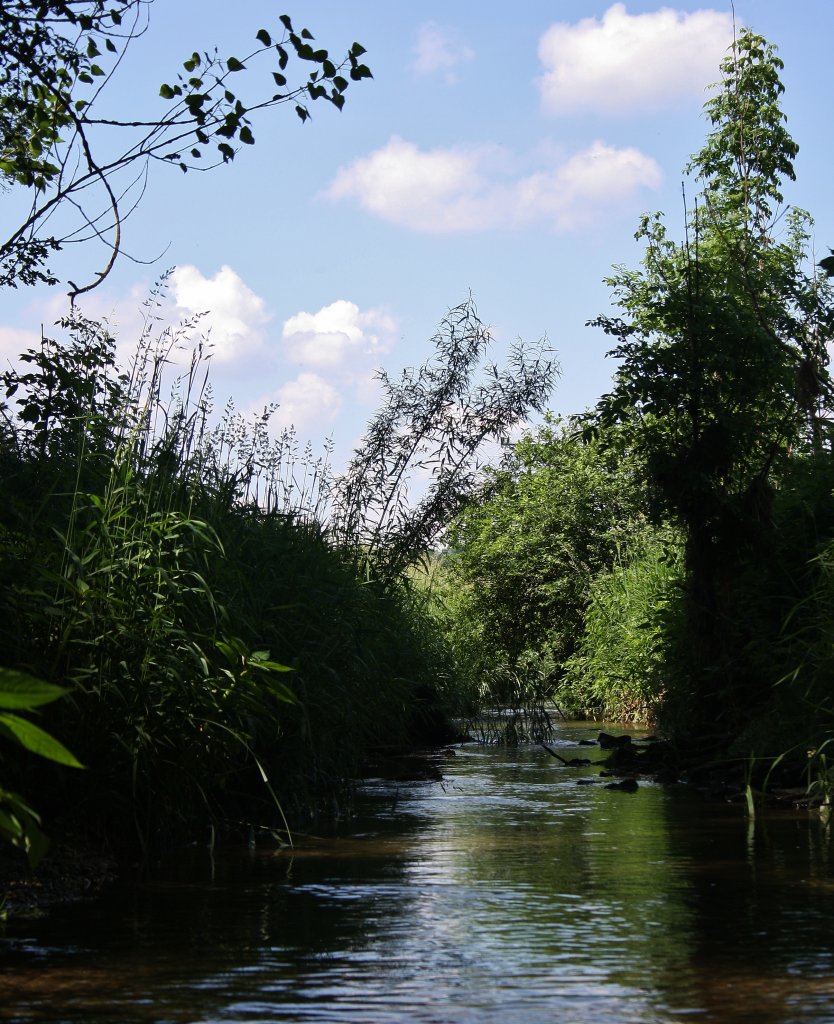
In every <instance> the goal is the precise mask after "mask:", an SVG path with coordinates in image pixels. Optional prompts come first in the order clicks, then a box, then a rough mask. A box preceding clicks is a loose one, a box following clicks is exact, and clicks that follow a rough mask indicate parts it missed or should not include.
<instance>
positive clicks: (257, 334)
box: [171, 265, 270, 363]
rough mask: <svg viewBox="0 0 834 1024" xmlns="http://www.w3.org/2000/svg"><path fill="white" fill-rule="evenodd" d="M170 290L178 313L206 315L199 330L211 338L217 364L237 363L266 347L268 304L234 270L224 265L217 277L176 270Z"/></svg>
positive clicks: (185, 268) (190, 268)
mask: <svg viewBox="0 0 834 1024" xmlns="http://www.w3.org/2000/svg"><path fill="white" fill-rule="evenodd" d="M171 290H172V292H173V298H174V303H175V305H176V308H177V310H178V311H179V312H181V313H182V314H184V315H186V316H193V315H195V314H203V313H204V314H205V316H203V317H202V318H201V320H200V324H199V327H200V331H201V332H202V333H205V334H208V335H209V339H210V342H211V345H212V352H213V359H214V360H215V362H219V363H231V362H234V361H236V360H238V359H242V358H244V357H246V356H249V355H252V353H253V352H256V351H257V350H258V349H260V348H261V346H262V345H263V341H264V332H263V327H264V325H265V324H266V323H267V322H268V321H269V319H270V317H269V313H268V312H267V309H266V304H265V302H264V300H263V299H262V298H260V296H258V295H256V294H255V293H254V292H253V291H252V289H251V288H249V287H248V285H246V284H245V282H244V281H243V280H242V278H241V277H239V276H238V274H236V273H235V271H234V270H232V268H231V267H229V266H226V265H224V266H222V267H221V268H220V270H218V272H217V273H216V274H215V275H214V277H205V276H204V275H203V274H202V273H201V272H200V271H199V270H198V269H197V267H194V266H190V265H185V266H182V267H177V269H176V270H175V271H174V272H173V274H172V275H171Z"/></svg>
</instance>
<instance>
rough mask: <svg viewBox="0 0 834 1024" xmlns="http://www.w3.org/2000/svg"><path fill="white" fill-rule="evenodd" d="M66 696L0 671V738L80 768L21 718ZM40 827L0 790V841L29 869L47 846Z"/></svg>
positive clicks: (18, 800) (25, 807) (23, 805)
mask: <svg viewBox="0 0 834 1024" xmlns="http://www.w3.org/2000/svg"><path fill="white" fill-rule="evenodd" d="M66 693H67V691H66V689H64V688H63V687H60V686H54V685H52V684H51V683H45V682H44V681H43V680H41V679H35V678H34V677H32V676H30V675H27V674H26V673H24V672H17V671H15V670H13V669H8V668H3V669H0V709H1V710H0V737H2V738H3V739H4V740H5V741H6V742H7V743H11V744H13V745H15V746H17V747H19V748H23V749H24V750H27V751H29V752H30V753H32V754H35V755H37V756H38V757H42V758H46V759H48V760H50V761H54V762H56V763H57V764H61V765H66V766H67V767H70V768H83V765H82V764H81V763H80V762H79V761H78V759H77V758H76V757H75V755H74V754H72V753H71V752H70V751H69V750H68V749H67V748H66V747H65V746H64V745H63V744H62V743H60V742H59V741H58V740H57V739H55V737H54V736H52V735H51V734H50V733H48V732H46V730H45V729H42V728H41V727H40V726H38V725H36V724H35V723H34V722H32V721H31V720H30V719H29V718H24V717H23V716H22V715H21V714H20V712H22V711H29V712H31V711H34V710H35V709H36V708H39V707H43V705H45V704H51V703H52V702H53V701H56V700H58V698H59V697H63V696H64V695H65V694H66ZM40 826H41V819H40V816H39V815H38V813H37V811H35V810H34V809H33V808H32V807H31V806H30V805H29V803H28V802H27V801H26V800H25V799H24V798H23V797H21V796H20V795H19V794H17V793H14V792H12V791H11V790H8V789H5V788H0V837H2V838H3V839H5V840H6V841H7V842H10V843H11V844H12V845H13V846H17V847H19V848H20V849H21V850H23V852H24V853H25V854H26V856H27V857H28V859H29V863H30V864H31V866H32V867H36V866H37V864H38V863H39V862H40V860H41V859H42V858H43V856H44V854H45V853H46V850H47V847H48V845H49V841H48V839H47V838H46V836H45V835H44V833H43V832H42V831H41V828H40Z"/></svg>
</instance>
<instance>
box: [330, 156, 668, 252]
mask: <svg viewBox="0 0 834 1024" xmlns="http://www.w3.org/2000/svg"><path fill="white" fill-rule="evenodd" d="M510 164H511V161H510V160H509V158H508V155H507V154H506V153H505V152H504V151H502V150H500V149H499V148H498V147H494V146H492V147H485V146H480V147H469V148H466V147H456V148H453V149H435V150H430V151H422V150H420V149H419V148H418V147H417V146H415V145H414V144H413V143H411V142H407V141H405V140H404V139H401V138H399V137H398V136H393V137H392V138H391V139H390V140H389V142H388V143H387V144H386V145H385V146H383V147H382V148H381V149H378V150H376V151H375V152H373V153H371V154H369V155H368V156H366V157H361V158H359V159H358V160H356V161H354V162H353V163H352V164H350V165H349V166H348V167H344V168H342V169H341V170H340V171H339V172H338V173H337V175H336V177H335V178H334V180H333V181H332V182H331V184H330V186H329V187H328V189H327V191H326V193H325V195H326V196H327V197H328V198H330V199H354V200H356V201H357V202H358V203H359V205H360V206H361V207H362V208H363V209H365V210H367V211H368V212H369V213H373V214H375V215H376V216H378V217H381V218H382V219H383V220H387V221H390V222H391V223H394V224H399V225H401V226H403V227H407V228H410V229H412V230H414V231H421V232H426V233H435V234H443V233H453V232H459V231H482V230H487V229H489V228H513V227H523V226H524V225H527V224H531V223H532V224H535V223H539V222H541V221H545V222H549V223H550V226H551V227H552V228H553V229H554V230H558V231H564V230H570V229H571V228H572V227H575V226H577V225H579V224H586V223H589V222H590V221H592V220H593V219H594V216H595V215H596V214H598V213H599V212H601V210H603V209H605V208H608V207H610V206H611V205H612V204H616V205H618V206H621V205H622V203H623V201H624V200H627V199H629V198H630V197H631V196H633V195H634V194H635V193H636V192H637V191H638V190H639V189H641V188H657V187H658V186H659V184H660V181H661V171H660V168H659V167H658V165H657V163H656V162H655V161H654V160H652V159H651V158H650V157H648V156H645V155H644V154H643V153H641V152H640V151H639V150H637V149H634V148H632V147H628V148H617V147H614V146H608V145H606V144H605V143H603V142H599V141H598V142H594V143H593V144H592V145H591V146H589V147H588V148H587V149H584V150H582V151H581V152H578V153H575V154H574V155H573V156H571V157H570V158H568V159H566V160H562V161H561V162H554V163H552V164H551V165H550V166H548V167H546V168H545V169H542V170H539V171H536V172H535V173H533V174H529V175H524V176H522V175H516V176H515V177H513V176H512V175H510V174H508V173H507V168H508V166H510Z"/></svg>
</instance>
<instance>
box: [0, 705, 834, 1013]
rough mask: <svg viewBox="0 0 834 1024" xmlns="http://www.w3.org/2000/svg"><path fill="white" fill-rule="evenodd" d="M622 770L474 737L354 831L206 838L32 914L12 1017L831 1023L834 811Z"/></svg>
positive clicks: (11, 925) (16, 930) (9, 972)
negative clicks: (220, 846) (721, 796)
mask: <svg viewBox="0 0 834 1024" xmlns="http://www.w3.org/2000/svg"><path fill="white" fill-rule="evenodd" d="M589 735H594V733H593V731H591V730H590V728H589V727H588V726H583V725H576V726H570V725H568V726H564V727H563V728H562V730H561V732H560V735H559V737H558V738H557V739H556V740H555V741H554V745H555V746H556V747H557V748H558V749H559V750H560V751H562V752H563V753H564V755H565V756H566V757H572V756H576V755H583V754H584V755H585V756H591V757H592V758H596V759H598V758H599V757H600V752H599V751H598V750H593V749H591V748H587V749H585V748H581V747H579V748H577V747H576V744H577V743H578V741H579V740H580V739H581V738H582V737H583V736H585V737H587V736H589ZM574 748H576V749H574ZM588 750H590V755H589V754H588ZM599 771H600V769H599V766H591V767H589V768H565V767H563V766H562V765H560V763H559V762H558V761H556V760H555V759H553V758H552V757H550V756H549V755H548V754H547V753H546V752H545V751H543V750H541V749H538V748H535V747H529V748H525V747H521V748H519V749H517V750H509V751H508V750H501V749H496V748H490V747H482V746H476V745H465V746H463V747H461V748H459V749H457V750H456V752H455V754H454V756H449V757H448V759H447V760H446V761H445V762H444V764H443V779H442V781H415V782H396V781H389V780H385V781H383V780H369V781H368V782H366V783H364V784H363V785H362V787H361V789H360V792H359V794H358V797H357V808H358V814H357V816H356V817H354V818H353V819H352V820H351V821H350V822H346V823H345V824H344V825H343V826H342V827H341V829H340V830H339V834H338V835H336V836H331V837H319V838H313V837H308V838H306V839H305V838H302V839H300V840H299V841H298V844H297V846H296V849H295V850H294V851H292V852H289V851H287V850H276V849H275V848H274V847H271V846H267V845H263V846H256V847H255V848H254V849H251V848H250V849H243V850H239V849H232V850H223V851H216V852H215V853H214V856H211V855H210V853H209V851H208V850H206V849H202V848H201V849H198V850H192V851H190V852H189V853H188V855H187V856H183V857H182V858H181V859H178V860H177V861H176V863H172V864H169V865H168V866H167V867H166V868H165V870H164V871H163V872H162V873H160V874H159V875H158V876H156V877H152V878H151V879H144V880H141V881H131V880H123V881H122V882H120V883H118V884H116V885H114V886H112V887H111V888H110V889H108V890H107V891H106V892H105V893H104V895H103V896H101V897H100V898H98V899H96V900H93V901H89V902H86V903H80V904H74V905H71V906H66V907H59V908H56V909H53V910H51V911H50V912H49V913H48V914H47V915H46V916H44V917H40V918H33V919H25V918H23V919H15V918H13V919H11V920H10V921H9V922H7V923H6V924H5V926H0V1020H2V1021H18V1022H35V1021H37V1022H47V1021H48V1022H49V1024H63V1022H75V1024H78V1022H83V1024H98V1022H114V1024H115V1022H118V1024H132V1022H137V1024H139V1022H157V1024H162V1022H172V1024H175V1022H177V1024H178V1022H188V1024H210V1022H212V1024H214V1022H217V1024H220V1022H224V1024H225V1022H238V1021H239V1022H247V1024H255V1022H258V1024H267V1022H270V1024H272V1022H296V1021H317V1022H324V1024H342V1022H351V1024H354V1022H355V1024H360V1022H361V1024H393V1022H397V1024H399V1022H415V1024H457V1022H461V1024H468V1022H473V1024H474V1022H493V1021H494V1022H499V1021H500V1022H501V1024H519V1022H524V1024H538V1022H544V1021H548V1022H549V1021H558V1022H560V1024H584V1022H591V1021H593V1022H594V1024H598V1022H600V1021H608V1022H612V1024H623V1022H638V1021H639V1022H640V1024H651V1022H657V1024H663V1022H673V1021H674V1022H677V1021H693V1020H694V1021H703V1022H710V1024H712V1022H715V1024H736V1022H751V1024H752V1022H756V1024H777V1022H778V1024H787V1022H800V1021H801V1022H815V1024H823V1022H824V1024H831V1022H832V1021H834V872H832V852H831V844H830V842H829V837H828V835H827V833H826V831H825V830H824V829H823V827H822V825H821V823H820V822H819V820H818V819H817V818H816V817H815V816H813V815H809V814H808V813H806V812H798V811H797V812H793V811H780V812H768V813H767V814H764V815H760V816H759V817H758V818H757V820H756V821H755V823H752V824H751V823H749V822H748V820H747V819H746V816H745V813H744V809H743V807H740V806H738V805H734V806H729V805H728V806H724V805H720V804H715V803H707V802H705V801H703V800H701V799H699V798H698V797H697V795H696V794H694V793H692V792H690V791H689V789H687V787H685V786H673V787H663V786H660V785H656V784H652V783H642V782H641V784H640V787H639V789H638V790H637V792H635V793H625V792H617V791H612V790H607V789H605V788H604V786H603V784H602V783H601V782H599V781H596V780H598V778H599ZM580 780H595V781H594V782H593V784H580Z"/></svg>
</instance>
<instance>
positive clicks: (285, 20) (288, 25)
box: [278, 14, 292, 32]
mask: <svg viewBox="0 0 834 1024" xmlns="http://www.w3.org/2000/svg"><path fill="white" fill-rule="evenodd" d="M278 20H279V21H280V22H281V24H282V25H283V26H284V28H285V29H286V30H287V32H292V21H291V19H290V16H289V14H282V15H281V17H280V18H279V19H278Z"/></svg>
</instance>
